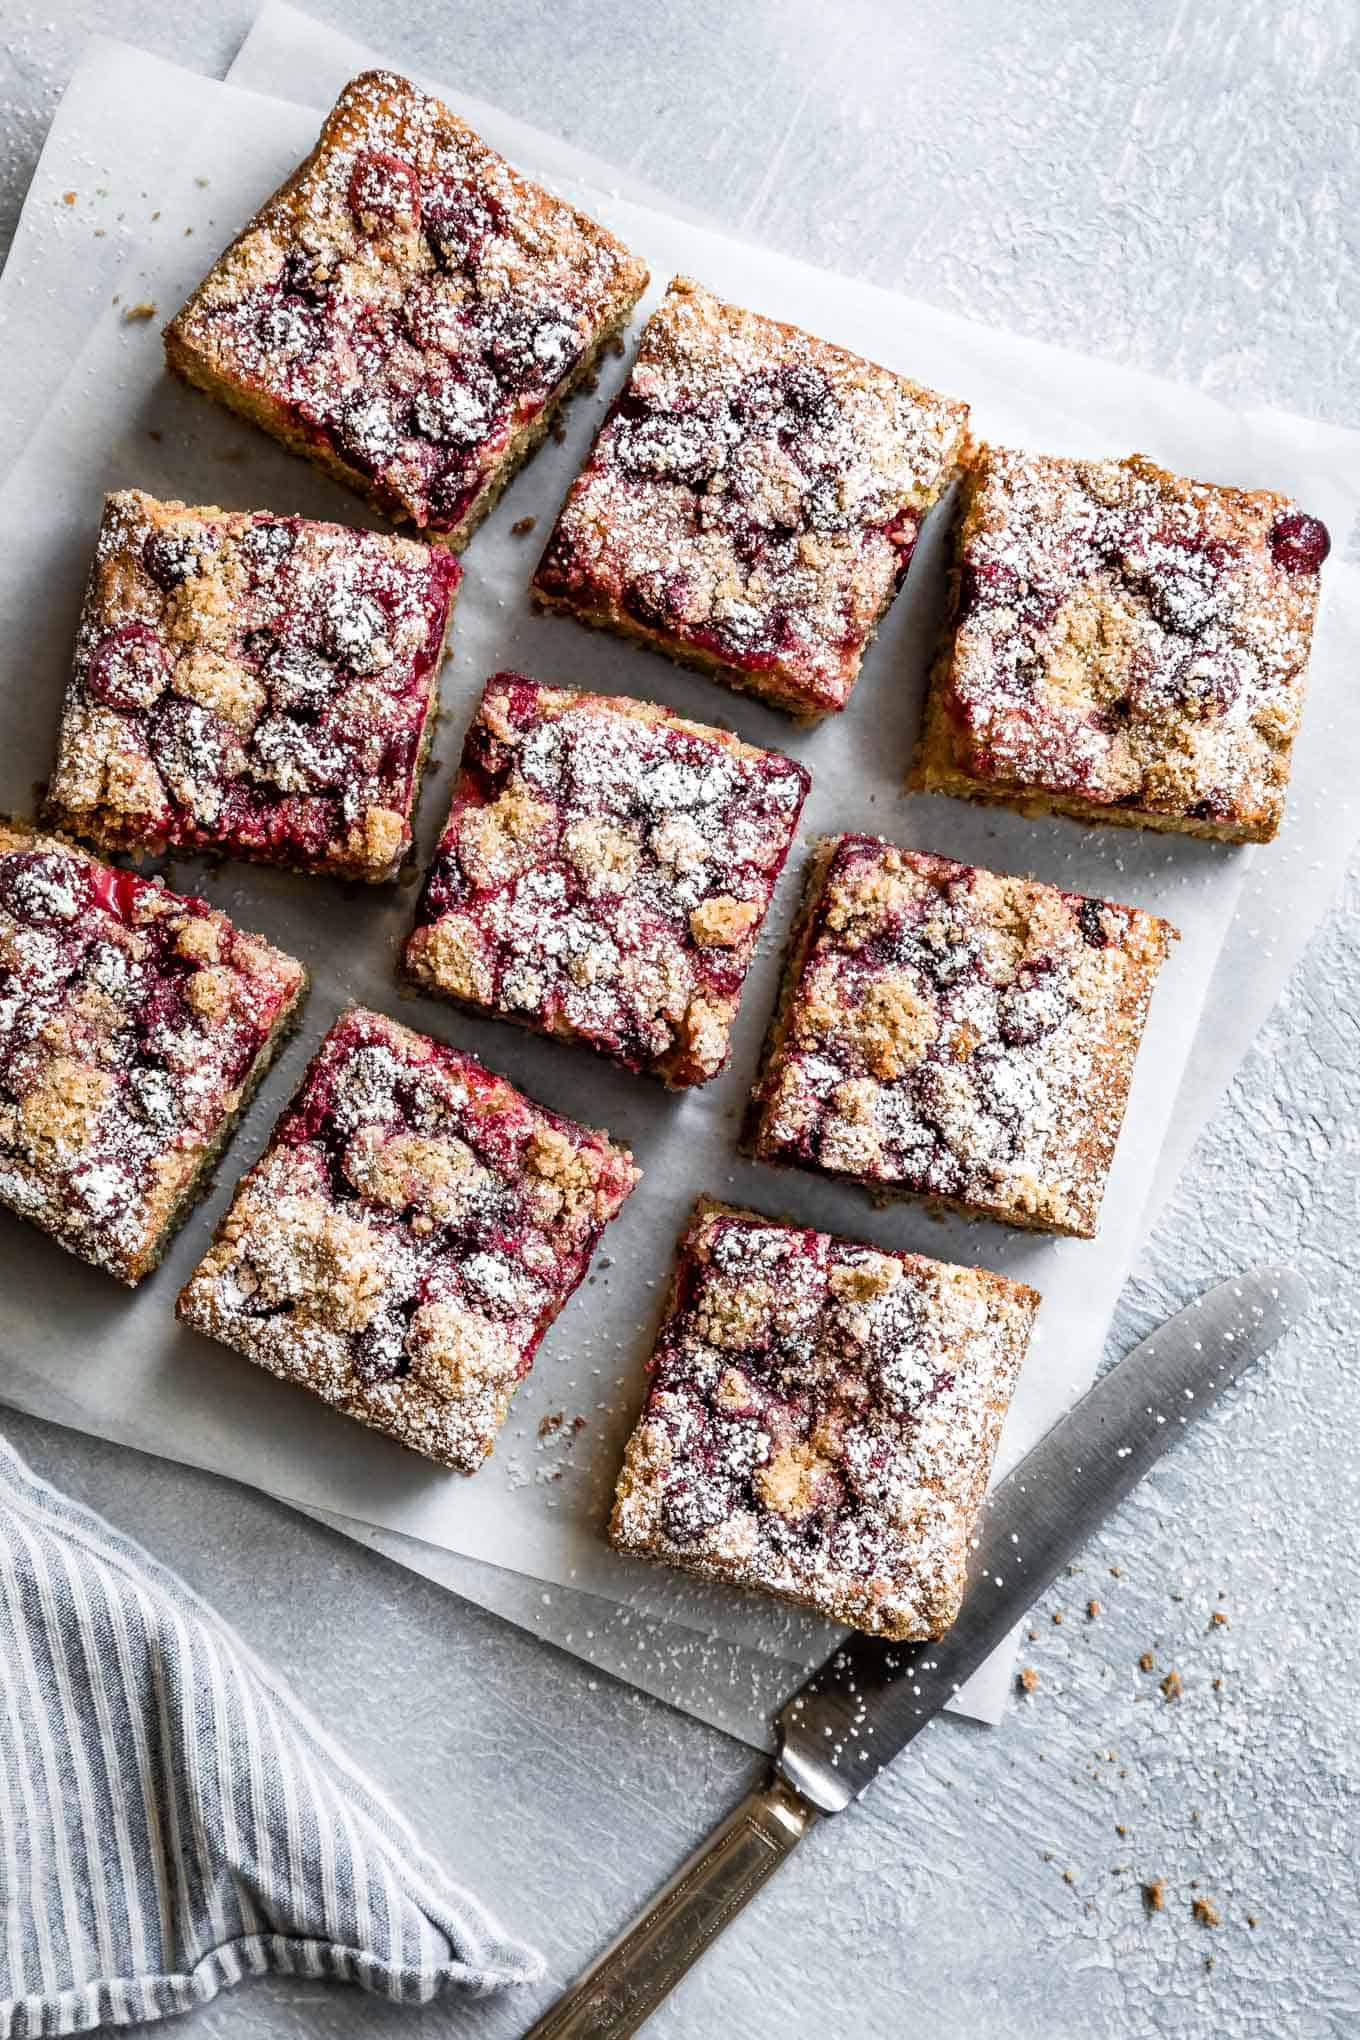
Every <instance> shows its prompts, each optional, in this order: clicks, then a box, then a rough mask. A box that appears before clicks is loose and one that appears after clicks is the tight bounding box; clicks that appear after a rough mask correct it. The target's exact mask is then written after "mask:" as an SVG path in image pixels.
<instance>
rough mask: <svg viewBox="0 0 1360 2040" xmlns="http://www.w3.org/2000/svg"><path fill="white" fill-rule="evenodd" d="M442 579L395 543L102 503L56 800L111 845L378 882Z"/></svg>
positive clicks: (410, 774)
mask: <svg viewBox="0 0 1360 2040" xmlns="http://www.w3.org/2000/svg"><path fill="white" fill-rule="evenodd" d="M458 579H459V569H458V567H457V565H456V563H455V562H454V561H453V560H451V559H450V558H449V557H448V556H447V555H446V554H444V553H442V552H434V551H431V550H429V549H428V548H426V547H424V546H420V545H416V544H413V543H412V542H411V541H409V540H405V539H394V538H383V537H379V536H376V535H374V534H370V533H368V532H360V531H349V530H346V529H344V528H343V527H342V526H340V525H334V524H318V523H313V522H310V521H307V520H305V519H303V518H299V517H272V516H269V515H267V514H265V513H263V512H260V513H243V514H236V513H231V512H226V511H221V510H216V509H188V508H186V507H185V505H183V504H181V503H159V502H157V501H155V499H154V498H152V497H150V496H144V495H141V494H139V493H138V492H136V491H126V492H123V493H120V494H116V495H112V496H110V497H109V498H108V499H107V501H106V503H105V508H104V517H103V521H102V523H101V526H100V532H99V539H98V543H97V545H96V549H95V558H94V565H93V569H92V572H91V577H90V584H89V589H88V592H87V595H86V600H85V606H84V610H83V612H82V615H81V620H80V626H79V630H78V633H77V638H76V653H75V664H74V669H73V673H72V678H71V683H70V687H69V689H68V692H67V697H66V704H65V709H64V712H63V721H62V734H61V743H60V748H59V754H58V760H57V770H56V774H55V777H54V779H53V783H52V789H51V800H52V803H53V807H54V811H56V812H57V813H59V814H60V815H61V816H62V818H63V819H64V820H65V821H66V822H68V823H69V825H70V826H71V827H72V828H73V829H76V830H78V831H79V832H80V833H82V834H86V835H90V836H92V837H93V838H94V839H95V840H96V841H98V842H99V843H101V844H103V845H107V846H108V847H109V848H113V849H148V848H149V849H154V850H162V849H164V848H166V847H167V846H169V845H173V846H175V847H182V848H186V849H221V850H227V851H230V852H232V853H233V854H235V855H237V856H242V857H251V858H255V859H258V860H260V861H263V862H267V863H279V864H286V865H290V866H292V867H295V868H299V869H304V870H316V871H334V872H339V873H342V874H344V875H346V876H352V877H356V878H365V879H383V878H390V877H391V876H392V875H393V874H394V873H395V871H396V870H397V868H398V867H399V865H400V863H401V861H402V858H403V856H404V855H405V853H406V851H407V849H408V848H409V845H410V840H411V812H412V808H413V806H414V803H415V796H416V789H417V781H418V773H419V765H420V759H421V755H422V749H423V745H424V742H425V736H426V727H427V723H428V720H429V717H430V714H431V713H432V709H433V677H434V673H435V669H436V667H437V665H438V661H439V658H440V654H441V651H442V647H443V641H444V631H445V625H446V621H447V618H448V613H449V609H450V605H451V603H452V600H453V594H454V590H455V589H456V586H457V583H458Z"/></svg>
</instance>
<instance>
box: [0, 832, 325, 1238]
mask: <svg viewBox="0 0 1360 2040" xmlns="http://www.w3.org/2000/svg"><path fill="white" fill-rule="evenodd" d="M0 836H3V839H4V840H3V841H0V1197H3V1198H4V1199H5V1200H6V1201H8V1202H10V1203H13V1204H14V1205H15V1206H16V1208H17V1209H19V1210H20V1211H22V1212H24V1213H25V1215H27V1216H30V1217H35V1218H37V1219H38V1220H39V1222H40V1223H43V1224H46V1225H47V1226H48V1228H49V1230H51V1231H53V1232H54V1233H56V1234H57V1236H58V1237H59V1238H62V1239H63V1240H65V1241H66V1243H67V1244H70V1245H73V1246H74V1247H75V1248H76V1249H77V1251H79V1252H81V1253H82V1254H84V1255H86V1257H87V1258H89V1259H92V1260H95V1261H97V1262H98V1263H100V1264H101V1265H103V1266H106V1267H109V1268H111V1269H112V1270H113V1272H115V1273H118V1274H122V1275H124V1276H125V1277H130V1276H133V1275H135V1274H138V1273H140V1272H142V1268H141V1267H140V1266H139V1265H137V1260H138V1257H139V1256H140V1255H143V1254H146V1253H147V1252H149V1250H150V1248H151V1247H152V1245H153V1244H154V1238H155V1235H156V1233H157V1232H158V1231H159V1229H160V1228H161V1227H162V1226H164V1225H165V1224H167V1223H168V1222H169V1220H170V1217H171V1215H172V1210H173V1206H174V1200H175V1194H176V1186H177V1184H187V1182H188V1181H189V1179H190V1178H191V1176H192V1171H193V1167H194V1159H195V1156H196V1155H197V1154H198V1153H199V1151H201V1149H202V1148H203V1146H204V1145H205V1143H207V1142H208V1141H209V1140H211V1139H212V1138H213V1136H214V1135H215V1134H216V1132H217V1131H218V1129H219V1127H220V1126H221V1123H222V1121H223V1120H224V1118H225V1117H226V1115H227V1114H228V1113H230V1112H231V1111H232V1110H233V1109H234V1108H235V1105H236V1103H237V1096H236V1093H237V1090H238V1087H239V1086H240V1085H241V1083H242V1082H243V1080H244V1079H245V1077H246V1075H247V1074H248V1072H249V1071H250V1069H251V1068H252V1066H253V1065H254V1063H255V1062H256V1059H257V1057H258V1056H259V1054H260V1052H261V1050H262V1049H263V1048H264V1046H265V1044H266V1042H267V1041H268V1040H269V1037H270V1035H271V1032H272V1030H273V1028H274V1026H275V1023H276V1022H277V1021H278V1020H279V1018H280V1015H281V1013H282V1010H283V1007H284V1005H285V1003H286V1002H287V1001H289V1000H290V999H292V998H293V997H294V996H295V994H296V992H297V991H298V988H299V985H300V982H301V978H302V972H301V970H300V968H299V967H298V966H297V965H295V964H293V963H292V962H291V961H290V960H289V959H287V958H284V957H281V956H279V955H278V953H277V952H275V951H272V950H269V949H268V948H267V947H266V946H265V945H264V944H262V943H260V942H258V941H256V940H255V938H253V937H242V936H239V935H238V934H237V933H236V931H235V930H234V929H233V928H232V927H231V924H230V923H229V922H228V921H227V920H226V919H225V917H224V916H223V915H221V914H218V913H215V912H213V910H212V909H211V908H210V907H209V906H208V905H207V903H206V902H205V901H203V900H198V899H186V898H182V897H180V896H179V895H177V894H174V893H170V892H167V891H166V890H165V888H164V887H162V886H159V885H156V884H153V883H152V882H150V881H148V880H145V879H141V878H138V877H136V876H135V875H134V874H132V873H130V872H126V871H115V870H111V869H110V868H109V867H108V866H107V865H103V864H100V863H97V862H95V861H94V860H93V859H91V858H88V857H85V856H82V855H80V854H79V853H77V852H74V851H72V850H70V849H69V848H67V847H66V846H57V845H55V844H52V842H51V839H42V838H34V837H32V836H31V835H25V834H23V833H22V832H18V831H15V830H14V829H12V828H10V829H6V830H5V831H3V832H0ZM45 842H46V843H47V844H51V847H44V843H45Z"/></svg>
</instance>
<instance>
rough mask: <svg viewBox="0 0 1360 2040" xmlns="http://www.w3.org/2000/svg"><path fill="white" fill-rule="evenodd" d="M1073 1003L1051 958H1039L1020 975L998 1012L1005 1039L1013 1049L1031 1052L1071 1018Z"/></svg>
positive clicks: (1007, 992)
mask: <svg viewBox="0 0 1360 2040" xmlns="http://www.w3.org/2000/svg"><path fill="white" fill-rule="evenodd" d="M1070 1004H1071V1000H1070V998H1069V996H1068V990H1067V985H1066V983H1065V981H1064V978H1063V977H1062V976H1060V975H1059V974H1058V973H1057V971H1056V970H1055V968H1054V965H1053V961H1052V959H1051V958H1049V957H1037V958H1036V959H1035V960H1034V962H1032V963H1024V964H1022V965H1021V966H1020V969H1019V970H1018V971H1017V972H1016V975H1015V982H1014V983H1013V984H1011V985H1009V986H1008V987H1007V989H1006V990H1005V991H1004V992H1003V993H1002V995H1001V999H1000V1002H999V1005H998V1009H997V1020H998V1024H999V1026H1000V1030H1001V1038H1002V1040H1003V1041H1008V1042H1010V1044H1011V1045H1012V1047H1016V1048H1028V1047H1029V1046H1030V1044H1031V1043H1033V1042H1036V1041H1042V1039H1043V1037H1044V1036H1045V1035H1046V1034H1051V1033H1052V1032H1053V1030H1054V1028H1055V1027H1059V1026H1061V1024H1062V1022H1063V1020H1064V1019H1065V1018H1066V1017H1067V1012H1068V1008H1069V1006H1070Z"/></svg>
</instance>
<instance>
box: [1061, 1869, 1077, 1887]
mask: <svg viewBox="0 0 1360 2040" xmlns="http://www.w3.org/2000/svg"><path fill="white" fill-rule="evenodd" d="M1076 1881H1077V1873H1076V1871H1075V1870H1064V1871H1063V1883H1064V1884H1075V1883H1076Z"/></svg>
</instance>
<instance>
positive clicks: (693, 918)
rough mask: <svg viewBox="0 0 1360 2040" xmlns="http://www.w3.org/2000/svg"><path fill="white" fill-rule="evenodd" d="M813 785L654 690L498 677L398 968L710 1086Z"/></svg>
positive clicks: (473, 730) (421, 982)
mask: <svg viewBox="0 0 1360 2040" xmlns="http://www.w3.org/2000/svg"><path fill="white" fill-rule="evenodd" d="M808 784H809V781H808V775H807V773H806V772H805V771H804V769H803V767H802V766H801V765H796V764H794V762H793V760H792V759H790V758H785V757H782V756H781V755H780V754H779V752H777V751H762V750H758V749H757V748H756V746H755V745H753V744H744V743H742V742H741V741H740V739H739V738H737V737H734V736H731V735H729V734H728V732H727V731H725V730H716V729H709V728H707V727H706V726H705V725H704V724H702V723H693V722H685V721H682V720H681V718H680V717H679V716H676V715H672V714H671V713H670V711H669V710H668V709H665V708H658V707H654V706H653V705H652V704H651V703H649V702H645V701H632V700H629V699H627V698H625V697H611V696H608V695H602V694H583V693H577V692H574V691H571V690H568V689H566V688H561V687H542V686H539V685H538V684H537V683H536V682H535V681H532V680H525V679H523V678H521V676H520V675H519V674H517V673H498V674H496V675H495V677H494V678H493V679H491V680H488V682H487V684H486V690H485V692H484V694H483V696H482V701H481V706H480V708H479V709H478V711H477V714H476V716H475V717H474V718H473V721H472V724H471V727H470V728H469V730H468V734H467V742H466V744H465V745H464V749H463V762H462V768H461V770H460V772H459V776H458V782H457V785H456V786H455V788H454V794H453V805H452V807H451V809H450V811H449V819H448V825H447V827H446V828H445V831H444V835H443V838H442V840H441V842H440V845H439V849H438V851H437V853H436V855H435V859H434V863H433V864H432V866H431V868H430V872H429V876H428V877H427V879H426V881H425V888H424V891H423V893H422V895H421V900H420V905H419V907H418V909H417V913H416V926H415V930H414V932H413V934H412V935H411V938H410V940H409V941H408V943H407V945H406V956H405V969H406V974H407V976H408V977H409V978H410V979H411V981H412V982H413V983H414V984H416V985H418V986H420V987H421V988H422V989H424V990H427V991H432V992H439V993H442V994H444V995H445V996H446V997H449V998H452V999H455V1000H457V1001H458V1002H459V1003H461V1004H463V1005H465V1006H469V1007H472V1008H474V1009H477V1010H480V1011H484V1012H489V1013H497V1014H500V1015H502V1016H503V1017H504V1018H506V1019H510V1020H516V1021H519V1022H520V1023H521V1024H522V1025H524V1026H527V1027H532V1028H536V1029H538V1030H539V1031H540V1032H541V1033H544V1034H556V1035H561V1036H565V1037H567V1038H568V1039H571V1040H576V1041H584V1042H587V1043H588V1044H589V1045H590V1046H591V1047H592V1048H596V1049H599V1050H602V1051H603V1052H604V1053H605V1054H606V1055H610V1056H612V1057H614V1059H615V1060H616V1061H618V1062H621V1063H622V1064H623V1065H624V1066H625V1068H627V1069H633V1070H649V1071H651V1072H652V1073H653V1074H655V1075H657V1076H660V1077H662V1078H663V1079H664V1080H665V1082H666V1083H667V1084H668V1085H670V1086H671V1087H672V1088H674V1089H681V1088H683V1087H685V1086H688V1085H691V1084H703V1083H707V1082H708V1080H709V1079H710V1078H711V1077H715V1076H716V1075H717V1074H718V1072H719V1070H721V1069H722V1068H723V1066H724V1065H725V1063H726V1061H727V1058H728V1054H729V1052H730V1039H729V1037H730V1031H731V1026H732V1021H733V1019H734V1018H735V1016H736V1012H737V1007H738V1004H739V1002H740V999H741V989H742V984H743V981H744V979H745V976H746V971H747V968H748V966H749V964H750V961H751V957H752V955H753V953H754V950H755V944H756V937H757V935H758V934H759V932H760V926H761V923H762V921H763V920H764V918H765V913H766V909H767V908H768V906H769V904H770V895H771V893H772V892H773V890H774V884H775V881H776V879H777V878H778V876H779V873H780V871H781V869H782V867H783V864H784V859H785V858H786V856H787V855H788V851H789V846H790V844H791V843H792V841H793V834H794V830H795V829H796V827H797V825H798V816H799V812H800V810H801V808H802V805H803V797H804V795H805V794H806V792H807V789H808Z"/></svg>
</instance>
